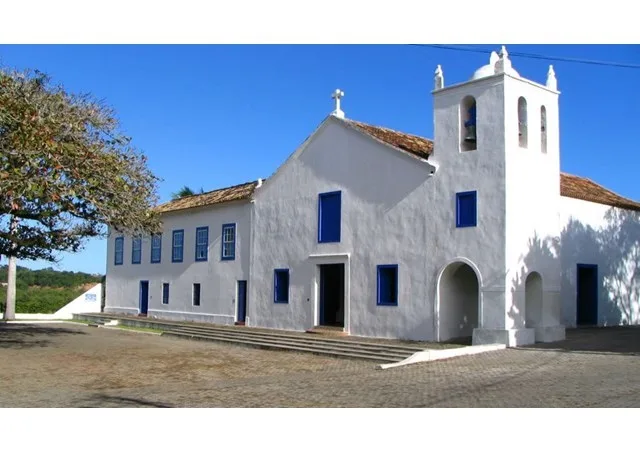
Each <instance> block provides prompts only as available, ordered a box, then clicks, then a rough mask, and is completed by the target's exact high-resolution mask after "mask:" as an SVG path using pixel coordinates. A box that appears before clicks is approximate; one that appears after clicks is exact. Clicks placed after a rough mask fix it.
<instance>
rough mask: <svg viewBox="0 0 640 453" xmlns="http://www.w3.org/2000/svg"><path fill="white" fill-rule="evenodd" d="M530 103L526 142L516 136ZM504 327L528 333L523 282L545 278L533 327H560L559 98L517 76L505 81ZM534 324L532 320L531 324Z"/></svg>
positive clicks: (509, 77)
mask: <svg viewBox="0 0 640 453" xmlns="http://www.w3.org/2000/svg"><path fill="white" fill-rule="evenodd" d="M520 97H524V98H525V99H526V106H527V134H526V135H527V143H526V147H521V146H520V143H519V135H518V101H519V98H520ZM542 106H545V108H546V123H547V128H546V132H547V151H546V153H544V152H543V150H542V147H541V131H540V128H541V115H540V110H541V107H542ZM504 109H505V117H506V118H507V121H505V125H504V130H505V134H506V135H505V148H506V153H505V159H506V169H507V170H506V175H505V184H506V203H505V214H506V235H505V249H506V252H505V259H506V261H505V269H506V275H505V283H504V285H505V297H506V307H505V308H506V309H505V323H506V326H507V328H509V329H522V328H525V320H526V318H527V316H526V309H527V307H526V290H525V282H526V279H527V276H528V275H529V274H530V273H531V272H538V273H539V274H540V275H541V277H542V287H543V304H542V313H541V314H540V316H538V317H536V318H535V319H536V321H537V322H536V323H535V325H531V327H538V326H558V325H559V324H560V311H561V310H560V259H559V256H558V255H557V253H556V251H555V249H554V247H553V242H554V240H555V239H556V238H557V237H558V236H559V234H560V223H559V217H558V210H559V207H558V203H559V197H560V151H559V128H558V125H559V121H558V117H559V115H558V93H557V92H555V91H550V90H548V89H547V88H545V87H543V86H540V85H537V84H535V83H532V82H530V81H527V80H523V79H520V78H517V77H511V76H506V77H505V105H504ZM531 320H533V319H531Z"/></svg>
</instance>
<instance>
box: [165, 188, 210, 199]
mask: <svg viewBox="0 0 640 453" xmlns="http://www.w3.org/2000/svg"><path fill="white" fill-rule="evenodd" d="M200 193H204V189H203V188H202V187H201V188H200ZM192 195H196V192H194V190H193V189H192V188H191V187H189V186H183V187H182V188H181V189H180V190H178V191H177V192H174V193H172V194H171V198H172V199H173V200H177V199H178V198H184V197H190V196H192Z"/></svg>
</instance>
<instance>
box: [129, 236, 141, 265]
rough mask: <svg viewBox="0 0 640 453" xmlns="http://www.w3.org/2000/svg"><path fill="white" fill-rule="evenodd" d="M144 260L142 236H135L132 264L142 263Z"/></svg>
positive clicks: (132, 247) (132, 248) (132, 242)
mask: <svg viewBox="0 0 640 453" xmlns="http://www.w3.org/2000/svg"><path fill="white" fill-rule="evenodd" d="M141 261H142V238H141V237H135V238H133V240H132V241H131V264H140V262H141Z"/></svg>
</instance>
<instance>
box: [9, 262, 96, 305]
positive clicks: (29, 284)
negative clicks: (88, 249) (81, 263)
mask: <svg viewBox="0 0 640 453" xmlns="http://www.w3.org/2000/svg"><path fill="white" fill-rule="evenodd" d="M101 280H102V275H93V274H87V273H85V272H69V271H56V270H55V269H52V268H47V269H39V270H32V269H28V268H26V267H21V266H18V272H17V280H16V313H55V312H56V311H57V310H59V309H60V308H62V307H64V306H65V305H66V304H68V303H69V302H71V301H72V300H73V299H75V298H76V297H78V296H79V295H81V294H82V293H83V292H85V291H86V290H87V289H89V288H90V287H91V286H93V285H95V284H96V283H100V282H101ZM6 281H7V266H0V282H1V283H6ZM6 300H7V288H6V286H4V285H2V286H1V287H0V312H3V311H4V305H5V302H6Z"/></svg>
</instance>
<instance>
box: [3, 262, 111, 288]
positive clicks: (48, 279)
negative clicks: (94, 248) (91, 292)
mask: <svg viewBox="0 0 640 453" xmlns="http://www.w3.org/2000/svg"><path fill="white" fill-rule="evenodd" d="M17 270H18V272H17V275H18V276H17V281H16V284H17V286H18V287H19V288H24V287H29V286H48V287H51V288H76V287H78V286H81V285H84V284H86V283H100V281H101V279H102V275H94V274H87V273H86V272H71V271H57V270H55V269H53V268H46V269H37V270H32V269H29V268H27V267H22V266H18V269H17ZM6 281H7V266H0V282H2V283H5V282H6Z"/></svg>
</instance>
